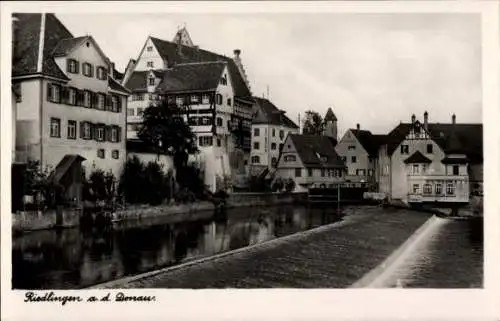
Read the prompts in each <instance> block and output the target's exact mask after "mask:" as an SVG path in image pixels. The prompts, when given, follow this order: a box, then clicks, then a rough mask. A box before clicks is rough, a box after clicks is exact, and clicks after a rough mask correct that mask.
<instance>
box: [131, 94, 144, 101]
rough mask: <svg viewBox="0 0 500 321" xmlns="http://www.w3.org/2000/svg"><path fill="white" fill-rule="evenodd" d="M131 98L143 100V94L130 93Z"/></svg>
mask: <svg viewBox="0 0 500 321" xmlns="http://www.w3.org/2000/svg"><path fill="white" fill-rule="evenodd" d="M132 100H144V96H143V95H142V94H135V95H132Z"/></svg>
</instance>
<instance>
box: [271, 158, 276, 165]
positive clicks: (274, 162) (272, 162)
mask: <svg viewBox="0 0 500 321" xmlns="http://www.w3.org/2000/svg"><path fill="white" fill-rule="evenodd" d="M271 165H272V166H273V167H276V165H278V160H277V159H276V157H273V158H271Z"/></svg>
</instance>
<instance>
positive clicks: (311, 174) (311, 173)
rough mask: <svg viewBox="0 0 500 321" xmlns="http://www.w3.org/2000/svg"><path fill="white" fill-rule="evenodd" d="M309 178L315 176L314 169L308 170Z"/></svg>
mask: <svg viewBox="0 0 500 321" xmlns="http://www.w3.org/2000/svg"><path fill="white" fill-rule="evenodd" d="M307 176H309V177H312V176H313V169H312V168H308V169H307Z"/></svg>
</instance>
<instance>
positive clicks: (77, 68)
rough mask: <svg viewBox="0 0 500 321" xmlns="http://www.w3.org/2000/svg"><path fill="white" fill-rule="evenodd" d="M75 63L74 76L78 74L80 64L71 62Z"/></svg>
mask: <svg viewBox="0 0 500 321" xmlns="http://www.w3.org/2000/svg"><path fill="white" fill-rule="evenodd" d="M73 61H74V62H75V74H78V73H79V72H80V63H79V62H78V61H76V60H73Z"/></svg>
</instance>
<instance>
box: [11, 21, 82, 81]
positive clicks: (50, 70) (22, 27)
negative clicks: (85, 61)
mask: <svg viewBox="0 0 500 321" xmlns="http://www.w3.org/2000/svg"><path fill="white" fill-rule="evenodd" d="M13 17H15V18H17V22H15V23H14V30H15V31H14V51H13V56H12V76H13V77H16V76H26V75H32V74H36V73H37V64H38V56H39V55H38V47H39V43H40V39H39V38H40V27H41V19H42V15H41V14H31V13H29V14H25V13H16V14H13ZM69 38H73V35H72V34H71V33H70V32H69V31H68V29H66V27H64V25H63V24H62V23H61V22H60V21H59V20H58V19H57V18H56V16H55V15H54V14H51V13H47V14H46V19H45V33H44V48H43V64H42V73H43V74H44V75H47V76H52V77H56V78H60V79H64V80H68V77H66V75H65V74H64V73H63V72H62V71H61V69H60V68H59V67H58V66H57V64H56V63H55V61H54V58H53V57H52V52H53V51H54V49H55V48H56V46H57V45H58V43H59V42H60V41H61V40H63V39H69Z"/></svg>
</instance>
